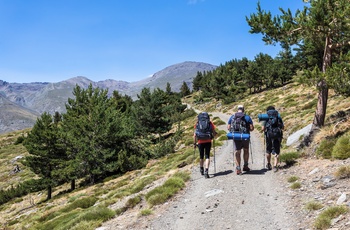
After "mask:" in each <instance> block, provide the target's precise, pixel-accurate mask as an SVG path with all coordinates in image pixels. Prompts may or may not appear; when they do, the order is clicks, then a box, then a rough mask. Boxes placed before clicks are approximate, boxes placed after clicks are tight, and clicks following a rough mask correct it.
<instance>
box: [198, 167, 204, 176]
mask: <svg viewBox="0 0 350 230" xmlns="http://www.w3.org/2000/svg"><path fill="white" fill-rule="evenodd" d="M199 171H200V172H201V175H204V168H203V167H200V169H199Z"/></svg>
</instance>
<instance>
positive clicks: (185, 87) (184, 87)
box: [180, 82, 191, 97]
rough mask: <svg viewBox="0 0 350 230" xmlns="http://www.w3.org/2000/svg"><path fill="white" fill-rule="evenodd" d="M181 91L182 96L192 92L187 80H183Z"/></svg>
mask: <svg viewBox="0 0 350 230" xmlns="http://www.w3.org/2000/svg"><path fill="white" fill-rule="evenodd" d="M180 92H181V96H182V97H185V96H187V95H190V94H191V90H190V88H189V87H188V85H187V83H186V82H182V85H181V88H180Z"/></svg>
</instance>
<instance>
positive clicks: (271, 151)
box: [258, 106, 284, 172]
mask: <svg viewBox="0 0 350 230" xmlns="http://www.w3.org/2000/svg"><path fill="white" fill-rule="evenodd" d="M258 118H259V121H262V122H263V123H262V131H263V132H264V137H265V143H266V154H267V155H266V160H267V165H266V168H267V169H268V170H272V165H271V155H273V156H274V164H273V171H274V172H277V171H278V165H277V164H278V161H279V155H280V151H281V142H282V138H283V129H284V124H283V120H282V118H281V116H280V114H279V113H278V111H277V110H276V109H275V107H274V106H268V107H267V109H266V114H259V116H258Z"/></svg>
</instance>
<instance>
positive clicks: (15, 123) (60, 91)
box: [0, 62, 216, 133]
mask: <svg viewBox="0 0 350 230" xmlns="http://www.w3.org/2000/svg"><path fill="white" fill-rule="evenodd" d="M215 68H216V66H214V65H211V64H207V63H202V62H183V63H178V64H174V65H171V66H168V67H166V68H164V69H163V70H160V71H158V72H156V73H155V74H154V75H153V76H152V77H149V78H146V79H143V80H140V81H136V82H126V81H117V80H112V79H107V80H104V81H98V82H94V81H91V80H90V79H88V78H86V77H82V76H79V77H74V78H70V79H67V80H65V81H61V82H57V83H49V82H44V83H40V82H33V83H23V84H21V83H8V82H5V81H2V80H0V95H1V96H2V98H4V99H6V100H8V101H9V102H11V103H12V104H13V105H15V106H14V107H13V108H12V109H7V107H3V104H0V108H1V110H0V118H1V117H3V118H6V122H2V120H0V133H6V132H9V131H15V130H20V129H22V128H26V127H32V126H33V124H34V121H35V120H36V117H37V116H38V114H39V115H40V114H42V113H43V112H49V113H51V114H53V113H55V112H56V111H58V112H65V103H66V102H67V100H68V98H73V97H74V96H73V93H72V92H73V89H74V87H75V86H76V85H79V86H80V87H82V88H87V87H88V86H89V85H90V84H92V86H93V87H95V88H97V87H99V88H102V89H108V93H109V95H112V93H113V91H114V90H116V91H118V92H120V93H121V94H126V95H129V96H131V97H132V98H133V99H137V94H139V93H140V92H141V90H142V89H143V88H144V87H149V88H150V89H154V88H160V89H163V90H165V88H166V84H167V82H169V83H170V84H171V87H172V91H174V92H179V90H180V87H181V85H182V84H183V82H186V83H188V86H189V87H190V88H191V87H192V80H193V78H194V77H195V76H196V74H197V72H203V71H210V70H213V69H215ZM24 110H25V111H27V112H26V113H23V112H21V111H24ZM17 114H21V117H22V119H19V118H17V117H18V115H17ZM26 116H27V117H26ZM12 118H14V119H13V120H12ZM33 118H34V120H33ZM22 123H24V124H22ZM9 124H11V125H9Z"/></svg>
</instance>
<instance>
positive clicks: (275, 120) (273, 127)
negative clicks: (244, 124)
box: [265, 110, 283, 139]
mask: <svg viewBox="0 0 350 230" xmlns="http://www.w3.org/2000/svg"><path fill="white" fill-rule="evenodd" d="M267 116H268V118H267V120H266V124H265V128H266V135H267V137H268V138H270V139H279V138H282V135H283V134H282V121H281V118H280V117H279V115H278V111H277V110H269V111H267Z"/></svg>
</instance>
